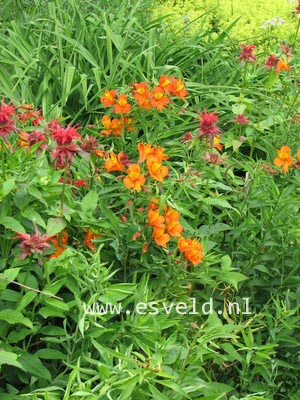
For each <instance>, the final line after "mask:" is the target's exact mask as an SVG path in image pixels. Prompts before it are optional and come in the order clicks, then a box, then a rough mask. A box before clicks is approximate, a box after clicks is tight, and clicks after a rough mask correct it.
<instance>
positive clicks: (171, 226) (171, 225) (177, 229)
mask: <svg viewBox="0 0 300 400" xmlns="http://www.w3.org/2000/svg"><path fill="white" fill-rule="evenodd" d="M182 231H183V227H182V226H181V224H180V223H179V222H178V221H169V222H167V224H166V232H167V233H168V234H169V235H171V236H172V237H179V238H180V237H181V232H182Z"/></svg>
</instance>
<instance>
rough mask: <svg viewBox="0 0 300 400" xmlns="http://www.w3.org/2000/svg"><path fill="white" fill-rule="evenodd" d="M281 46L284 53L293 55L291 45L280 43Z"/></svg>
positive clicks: (289, 55)
mask: <svg viewBox="0 0 300 400" xmlns="http://www.w3.org/2000/svg"><path fill="white" fill-rule="evenodd" d="M299 6H300V1H299ZM280 48H281V51H282V52H283V54H285V55H286V56H287V57H288V58H289V57H291V56H292V53H291V48H290V47H289V46H286V45H285V44H284V43H280Z"/></svg>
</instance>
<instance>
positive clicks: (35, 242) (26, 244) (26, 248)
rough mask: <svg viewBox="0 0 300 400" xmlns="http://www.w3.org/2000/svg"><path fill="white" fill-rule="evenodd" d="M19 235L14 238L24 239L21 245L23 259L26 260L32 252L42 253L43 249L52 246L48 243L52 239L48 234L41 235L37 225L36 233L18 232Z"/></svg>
mask: <svg viewBox="0 0 300 400" xmlns="http://www.w3.org/2000/svg"><path fill="white" fill-rule="evenodd" d="M17 234H18V236H16V237H14V239H22V242H21V243H20V245H19V247H20V248H21V249H22V253H21V256H20V258H21V260H24V259H25V258H26V257H28V256H30V255H31V254H42V253H43V251H44V250H45V249H47V248H50V247H51V246H50V244H48V243H47V241H48V240H50V237H48V236H47V235H46V234H44V235H41V233H40V232H39V231H38V229H37V227H35V233H32V234H29V233H21V232H17Z"/></svg>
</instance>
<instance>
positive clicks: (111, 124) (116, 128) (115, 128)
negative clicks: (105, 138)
mask: <svg viewBox="0 0 300 400" xmlns="http://www.w3.org/2000/svg"><path fill="white" fill-rule="evenodd" d="M101 121H102V124H103V126H104V128H105V129H103V130H102V131H101V133H102V134H103V135H111V134H112V133H113V134H114V135H115V136H120V135H121V131H122V125H121V123H120V121H119V120H118V119H117V118H114V119H113V120H112V119H111V118H110V117H109V116H108V115H104V116H103V117H102V120H101Z"/></svg>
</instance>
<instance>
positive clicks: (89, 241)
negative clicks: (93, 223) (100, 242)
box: [84, 228, 101, 251]
mask: <svg viewBox="0 0 300 400" xmlns="http://www.w3.org/2000/svg"><path fill="white" fill-rule="evenodd" d="M100 236H101V235H98V234H96V233H94V232H93V230H92V229H91V228H89V229H88V230H87V231H86V235H85V238H84V244H85V245H86V247H87V248H88V249H90V250H92V251H96V247H95V246H94V244H93V240H94V239H97V238H99V237H100Z"/></svg>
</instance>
